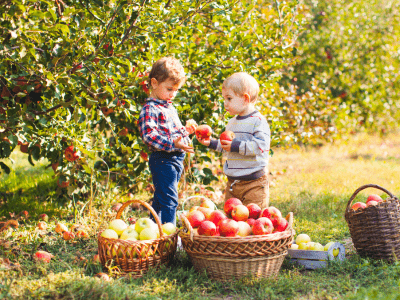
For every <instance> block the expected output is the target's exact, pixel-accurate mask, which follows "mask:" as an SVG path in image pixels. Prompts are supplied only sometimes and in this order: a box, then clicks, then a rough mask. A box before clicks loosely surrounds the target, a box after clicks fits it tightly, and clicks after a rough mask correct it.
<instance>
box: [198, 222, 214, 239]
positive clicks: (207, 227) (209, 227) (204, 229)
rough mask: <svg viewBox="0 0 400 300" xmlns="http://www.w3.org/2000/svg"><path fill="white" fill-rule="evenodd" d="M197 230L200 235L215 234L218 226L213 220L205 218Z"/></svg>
mask: <svg viewBox="0 0 400 300" xmlns="http://www.w3.org/2000/svg"><path fill="white" fill-rule="evenodd" d="M197 232H198V234H199V235H205V236H214V235H216V234H217V226H215V224H214V223H213V222H211V221H208V220H205V221H203V222H201V224H200V226H199V228H198V230H197Z"/></svg>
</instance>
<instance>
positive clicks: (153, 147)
mask: <svg viewBox="0 0 400 300" xmlns="http://www.w3.org/2000/svg"><path fill="white" fill-rule="evenodd" d="M139 130H140V136H141V137H142V139H143V142H144V143H145V144H146V145H147V146H148V147H149V150H150V151H167V152H172V151H181V152H183V150H181V149H178V148H175V147H174V140H175V139H176V138H177V137H179V136H182V141H184V142H185V143H186V144H187V145H189V144H190V138H189V134H188V132H187V131H186V129H185V127H184V126H183V125H182V123H181V121H180V120H179V117H178V112H177V111H176V109H175V107H174V106H173V105H172V103H171V102H169V101H164V100H158V99H155V98H147V99H146V104H145V105H144V106H143V108H142V110H141V111H140V116H139Z"/></svg>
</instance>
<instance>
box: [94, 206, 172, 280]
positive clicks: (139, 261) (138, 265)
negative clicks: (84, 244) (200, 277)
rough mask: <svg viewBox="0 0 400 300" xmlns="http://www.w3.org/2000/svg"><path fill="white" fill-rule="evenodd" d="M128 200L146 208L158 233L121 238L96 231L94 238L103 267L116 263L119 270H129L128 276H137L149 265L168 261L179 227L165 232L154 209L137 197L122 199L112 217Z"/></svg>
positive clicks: (146, 269)
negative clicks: (149, 236)
mask: <svg viewBox="0 0 400 300" xmlns="http://www.w3.org/2000/svg"><path fill="white" fill-rule="evenodd" d="M132 203H139V204H141V205H143V206H144V207H146V208H147V209H148V210H149V211H150V213H151V214H152V215H153V217H154V219H155V220H156V223H157V225H158V229H159V231H160V237H159V238H157V239H154V240H142V241H125V240H121V239H109V238H105V237H102V236H101V233H102V232H99V233H98V235H97V241H98V249H99V256H100V261H101V263H102V265H103V266H104V267H109V266H112V265H115V266H118V267H119V269H120V271H121V273H130V275H131V276H132V277H134V278H137V277H141V276H142V275H143V274H144V273H146V272H147V271H148V269H149V268H150V267H160V266H161V265H163V264H169V263H170V262H171V260H172V258H173V257H174V255H175V252H176V247H177V241H178V232H179V230H177V231H176V232H175V233H173V234H171V235H168V236H166V235H165V234H164V233H163V231H162V228H161V223H160V219H159V218H158V216H157V213H156V212H155V211H154V209H153V208H152V207H151V206H150V205H149V204H147V203H146V202H144V201H141V200H130V201H127V202H125V203H124V204H123V205H122V206H121V208H120V209H119V210H118V212H117V216H116V217H115V218H116V219H120V217H121V214H122V213H123V211H124V209H125V208H126V207H127V206H128V205H130V204H132Z"/></svg>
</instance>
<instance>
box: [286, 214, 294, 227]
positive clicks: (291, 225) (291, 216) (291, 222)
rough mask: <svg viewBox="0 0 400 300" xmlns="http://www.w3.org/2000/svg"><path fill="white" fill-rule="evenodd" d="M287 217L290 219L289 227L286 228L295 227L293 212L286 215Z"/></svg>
mask: <svg viewBox="0 0 400 300" xmlns="http://www.w3.org/2000/svg"><path fill="white" fill-rule="evenodd" d="M285 219H286V220H287V221H288V223H289V224H288V227H287V229H286V230H288V229H291V228H293V213H292V212H290V213H288V214H287V215H286V217H285Z"/></svg>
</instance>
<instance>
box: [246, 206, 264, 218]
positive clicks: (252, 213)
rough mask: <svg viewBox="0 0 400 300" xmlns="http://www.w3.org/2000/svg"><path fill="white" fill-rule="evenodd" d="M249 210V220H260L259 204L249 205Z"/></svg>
mask: <svg viewBox="0 0 400 300" xmlns="http://www.w3.org/2000/svg"><path fill="white" fill-rule="evenodd" d="M247 209H248V210H249V218H252V219H258V218H259V217H260V214H261V208H260V207H259V206H258V205H257V204H255V203H250V204H248V205H247Z"/></svg>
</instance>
